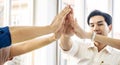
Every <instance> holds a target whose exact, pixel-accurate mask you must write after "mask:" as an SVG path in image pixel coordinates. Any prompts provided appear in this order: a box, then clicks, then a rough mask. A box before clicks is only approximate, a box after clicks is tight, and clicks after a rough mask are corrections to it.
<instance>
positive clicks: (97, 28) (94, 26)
mask: <svg viewBox="0 0 120 65" xmlns="http://www.w3.org/2000/svg"><path fill="white" fill-rule="evenodd" d="M89 22H90V24H89V26H90V30H91V31H92V32H96V34H99V35H104V36H107V35H108V33H109V32H110V30H111V29H110V27H109V26H108V25H107V23H106V21H105V19H104V17H103V16H100V15H97V16H93V17H91V18H90V21H89Z"/></svg>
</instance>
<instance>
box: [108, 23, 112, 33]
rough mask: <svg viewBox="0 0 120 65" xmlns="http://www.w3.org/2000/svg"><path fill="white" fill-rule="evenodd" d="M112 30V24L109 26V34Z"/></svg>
mask: <svg viewBox="0 0 120 65" xmlns="http://www.w3.org/2000/svg"><path fill="white" fill-rule="evenodd" d="M111 30H112V24H110V25H109V32H110V31H111Z"/></svg>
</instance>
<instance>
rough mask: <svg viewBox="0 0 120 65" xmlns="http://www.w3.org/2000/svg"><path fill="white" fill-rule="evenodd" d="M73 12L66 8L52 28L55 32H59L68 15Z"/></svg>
mask: <svg viewBox="0 0 120 65" xmlns="http://www.w3.org/2000/svg"><path fill="white" fill-rule="evenodd" d="M70 11H71V9H70V7H69V6H67V7H65V8H64V9H63V10H62V11H61V12H60V13H59V14H58V15H57V16H56V17H55V18H54V20H53V22H52V23H51V25H50V27H51V29H52V30H53V32H55V31H57V30H59V29H60V28H61V26H62V25H63V24H64V19H65V18H66V15H67V14H68V13H69V12H70Z"/></svg>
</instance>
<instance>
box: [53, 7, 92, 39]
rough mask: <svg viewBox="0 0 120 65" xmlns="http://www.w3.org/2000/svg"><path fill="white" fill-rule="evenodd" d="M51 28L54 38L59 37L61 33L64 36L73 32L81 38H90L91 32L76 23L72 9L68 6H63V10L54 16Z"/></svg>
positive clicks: (68, 35)
mask: <svg viewBox="0 0 120 65" xmlns="http://www.w3.org/2000/svg"><path fill="white" fill-rule="evenodd" d="M51 28H53V31H54V32H55V38H56V39H59V38H60V36H61V34H62V35H64V36H66V37H71V36H72V35H73V34H76V35H77V36H78V37H80V38H82V39H85V38H91V33H88V32H86V31H84V30H83V29H82V28H81V27H80V26H79V24H78V23H77V20H76V19H74V15H73V10H72V8H71V7H70V6H67V7H65V8H64V9H63V11H61V13H60V14H58V15H57V16H56V17H55V19H54V21H53V23H52V24H51Z"/></svg>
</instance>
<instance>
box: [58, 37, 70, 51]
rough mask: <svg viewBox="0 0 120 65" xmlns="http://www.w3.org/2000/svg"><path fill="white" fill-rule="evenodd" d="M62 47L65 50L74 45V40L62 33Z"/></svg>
mask: <svg viewBox="0 0 120 65" xmlns="http://www.w3.org/2000/svg"><path fill="white" fill-rule="evenodd" d="M60 47H61V48H62V49H63V50H64V51H68V50H70V49H71V47H72V42H71V40H70V37H66V36H64V35H62V37H61V39H60Z"/></svg>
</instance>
